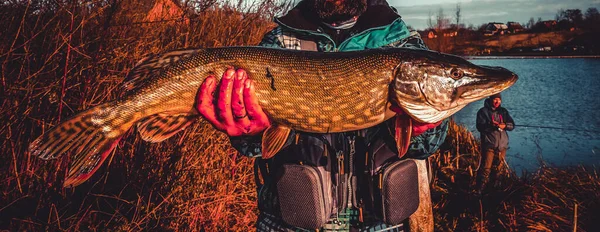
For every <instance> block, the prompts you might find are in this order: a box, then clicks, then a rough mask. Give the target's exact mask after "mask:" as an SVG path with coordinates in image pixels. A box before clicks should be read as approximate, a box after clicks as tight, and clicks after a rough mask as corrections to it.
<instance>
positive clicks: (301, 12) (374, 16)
mask: <svg viewBox="0 0 600 232" xmlns="http://www.w3.org/2000/svg"><path fill="white" fill-rule="evenodd" d="M398 18H400V15H398V13H396V11H395V9H393V8H392V7H390V6H389V4H388V3H387V2H386V1H385V0H368V1H367V10H366V11H365V12H364V13H363V14H362V15H360V16H359V17H358V20H357V21H356V24H355V25H354V27H353V29H354V30H357V31H359V32H360V31H364V30H367V29H369V28H373V27H380V26H385V25H388V24H391V23H392V22H394V20H396V19H398ZM275 21H276V22H278V23H280V24H284V25H285V26H288V27H292V28H294V29H300V30H308V31H317V29H319V27H321V25H322V24H321V21H320V19H319V17H318V16H317V14H316V13H315V12H314V11H313V10H312V0H303V1H301V2H300V3H298V4H297V5H296V6H295V7H294V8H293V9H292V10H290V11H289V12H288V13H287V14H286V15H284V16H282V17H280V18H277V19H276V20H275Z"/></svg>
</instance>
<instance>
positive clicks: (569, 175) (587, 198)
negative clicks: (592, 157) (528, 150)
mask: <svg viewBox="0 0 600 232" xmlns="http://www.w3.org/2000/svg"><path fill="white" fill-rule="evenodd" d="M478 150H479V144H478V141H476V140H475V139H474V137H473V135H472V134H471V132H469V131H468V130H467V129H466V127H463V126H461V125H456V124H454V123H452V124H451V126H450V131H449V136H448V138H447V139H446V141H445V143H444V147H443V148H442V149H441V151H440V154H437V155H435V156H433V157H431V163H432V165H433V170H434V173H435V174H434V183H433V194H432V195H433V199H434V203H435V205H434V213H435V217H436V230H439V231H574V229H575V228H576V229H577V231H597V229H598V228H599V226H598V225H597V222H598V221H599V220H600V214H599V212H600V193H599V190H600V176H598V172H597V171H598V169H595V168H586V167H583V166H579V167H563V168H557V167H549V166H546V165H544V164H542V167H541V168H540V169H538V170H537V171H535V172H532V173H524V174H523V175H521V176H520V177H519V176H517V175H516V174H515V173H514V172H513V171H511V170H507V171H505V172H501V173H500V174H499V175H498V176H497V177H496V184H495V185H492V184H490V185H489V186H488V187H487V188H486V190H485V191H484V194H483V195H482V196H477V195H475V194H473V193H472V192H473V186H474V185H475V176H476V175H477V172H476V169H477V167H478V161H479V151H478ZM532 155H533V154H532Z"/></svg>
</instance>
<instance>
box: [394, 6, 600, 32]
mask: <svg viewBox="0 0 600 232" xmlns="http://www.w3.org/2000/svg"><path fill="white" fill-rule="evenodd" d="M388 2H389V4H390V5H391V6H393V7H396V9H398V13H400V15H401V16H402V19H404V21H405V22H406V23H407V24H408V25H410V26H412V27H414V28H415V29H425V28H427V18H428V16H429V12H431V14H432V16H433V17H435V15H437V13H438V11H439V9H440V8H442V9H443V11H444V15H446V17H448V18H450V19H451V22H454V21H455V19H454V15H455V12H456V4H457V3H460V6H461V18H462V19H461V23H464V24H465V25H466V26H469V24H473V25H474V26H479V25H481V24H483V23H488V22H503V23H506V22H508V21H515V22H519V23H521V24H524V23H526V22H528V21H529V18H531V17H533V18H534V19H535V20H536V21H537V19H538V17H541V18H542V20H551V19H554V18H555V15H556V13H557V12H558V10H560V9H580V10H581V11H582V13H583V14H585V11H586V10H587V9H588V8H589V7H596V8H598V9H599V10H600V0H418V1H414V0H413V1H409V0H388Z"/></svg>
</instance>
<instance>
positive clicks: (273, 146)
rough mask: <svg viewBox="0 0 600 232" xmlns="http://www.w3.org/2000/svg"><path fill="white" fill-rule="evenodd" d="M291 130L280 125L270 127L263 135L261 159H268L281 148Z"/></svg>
mask: <svg viewBox="0 0 600 232" xmlns="http://www.w3.org/2000/svg"><path fill="white" fill-rule="evenodd" d="M291 131H292V129H291V128H289V127H286V126H281V125H272V126H270V127H269V128H267V130H265V132H264V133H263V138H262V158H263V159H270V158H271V157H273V156H275V154H277V152H279V151H280V150H281V148H283V145H285V142H286V141H287V138H288V136H289V135H290V132H291Z"/></svg>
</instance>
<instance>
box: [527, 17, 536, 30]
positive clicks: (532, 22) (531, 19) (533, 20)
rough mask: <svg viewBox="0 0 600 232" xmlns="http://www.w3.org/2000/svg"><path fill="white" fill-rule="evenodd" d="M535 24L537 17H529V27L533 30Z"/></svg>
mask: <svg viewBox="0 0 600 232" xmlns="http://www.w3.org/2000/svg"><path fill="white" fill-rule="evenodd" d="M533 26H535V19H533V17H531V18H529V22H527V29H529V30H531V29H532V28H533Z"/></svg>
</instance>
